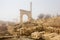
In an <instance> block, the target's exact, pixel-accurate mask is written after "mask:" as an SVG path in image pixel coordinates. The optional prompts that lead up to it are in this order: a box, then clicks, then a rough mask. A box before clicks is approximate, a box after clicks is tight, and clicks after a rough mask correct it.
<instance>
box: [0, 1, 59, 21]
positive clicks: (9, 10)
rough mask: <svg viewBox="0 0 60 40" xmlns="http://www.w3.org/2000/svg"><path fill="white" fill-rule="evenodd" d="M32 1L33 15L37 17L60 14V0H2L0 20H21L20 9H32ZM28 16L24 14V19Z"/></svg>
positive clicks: (0, 2)
mask: <svg viewBox="0 0 60 40" xmlns="http://www.w3.org/2000/svg"><path fill="white" fill-rule="evenodd" d="M30 2H32V17H33V18H34V19H37V17H38V15H39V14H41V13H43V14H45V15H46V14H50V15H57V14H60V0H0V20H4V21H12V22H13V21H14V22H19V21H20V9H24V10H28V11H29V10H30ZM26 19H27V16H26V15H24V20H26Z"/></svg>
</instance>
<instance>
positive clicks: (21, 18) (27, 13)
mask: <svg viewBox="0 0 60 40" xmlns="http://www.w3.org/2000/svg"><path fill="white" fill-rule="evenodd" d="M23 15H27V17H28V21H29V22H30V21H31V19H32V14H31V11H26V10H20V22H21V23H23Z"/></svg>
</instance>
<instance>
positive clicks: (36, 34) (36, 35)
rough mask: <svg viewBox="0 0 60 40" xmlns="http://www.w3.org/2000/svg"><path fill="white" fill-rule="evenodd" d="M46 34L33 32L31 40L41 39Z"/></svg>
mask: <svg viewBox="0 0 60 40" xmlns="http://www.w3.org/2000/svg"><path fill="white" fill-rule="evenodd" d="M44 33H45V32H44V31H43V32H38V31H37V32H33V33H31V38H33V39H40V38H42V35H43V34H44Z"/></svg>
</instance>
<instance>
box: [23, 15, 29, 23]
mask: <svg viewBox="0 0 60 40" xmlns="http://www.w3.org/2000/svg"><path fill="white" fill-rule="evenodd" d="M27 21H28V16H27V15H25V14H24V15H23V22H27Z"/></svg>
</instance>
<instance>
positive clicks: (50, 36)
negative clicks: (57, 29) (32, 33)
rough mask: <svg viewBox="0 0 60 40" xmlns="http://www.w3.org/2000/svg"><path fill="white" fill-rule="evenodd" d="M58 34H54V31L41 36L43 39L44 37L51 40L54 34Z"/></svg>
mask: <svg viewBox="0 0 60 40" xmlns="http://www.w3.org/2000/svg"><path fill="white" fill-rule="evenodd" d="M57 35H58V34H56V33H47V34H44V35H43V36H42V38H43V39H45V40H51V38H53V37H55V36H57Z"/></svg>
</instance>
